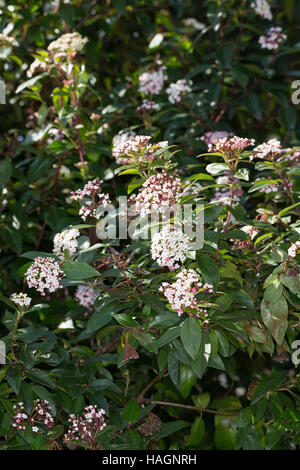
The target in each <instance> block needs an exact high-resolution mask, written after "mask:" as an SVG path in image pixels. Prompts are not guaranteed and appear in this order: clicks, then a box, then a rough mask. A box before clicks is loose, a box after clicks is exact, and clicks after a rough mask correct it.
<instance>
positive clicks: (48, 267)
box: [25, 256, 63, 295]
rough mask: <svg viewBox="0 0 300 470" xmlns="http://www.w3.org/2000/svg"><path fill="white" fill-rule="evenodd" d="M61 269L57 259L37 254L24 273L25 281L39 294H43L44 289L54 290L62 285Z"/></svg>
mask: <svg viewBox="0 0 300 470" xmlns="http://www.w3.org/2000/svg"><path fill="white" fill-rule="evenodd" d="M62 274H63V272H62V270H61V269H60V266H59V264H58V262H57V261H55V260H54V259H53V258H50V257H45V258H42V257H40V256H38V257H37V258H34V261H33V263H32V265H31V266H30V267H29V268H28V269H27V271H26V273H25V277H26V282H27V284H28V286H29V287H33V288H34V289H36V290H37V291H38V292H40V293H41V295H45V289H48V291H49V292H55V291H56V290H57V289H60V288H61V287H62V285H61V283H60V279H61V277H62Z"/></svg>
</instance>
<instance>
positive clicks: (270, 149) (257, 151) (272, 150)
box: [250, 139, 282, 160]
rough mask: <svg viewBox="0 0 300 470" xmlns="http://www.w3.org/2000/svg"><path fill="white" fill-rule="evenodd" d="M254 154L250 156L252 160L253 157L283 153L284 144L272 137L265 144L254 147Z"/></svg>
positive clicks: (268, 156)
mask: <svg viewBox="0 0 300 470" xmlns="http://www.w3.org/2000/svg"><path fill="white" fill-rule="evenodd" d="M253 152H254V153H253V154H252V155H251V156H250V160H253V158H273V157H274V156H276V155H278V153H282V145H281V143H280V141H279V140H277V139H270V140H268V141H267V142H264V143H263V144H260V145H258V146H257V147H255V148H254V149H253Z"/></svg>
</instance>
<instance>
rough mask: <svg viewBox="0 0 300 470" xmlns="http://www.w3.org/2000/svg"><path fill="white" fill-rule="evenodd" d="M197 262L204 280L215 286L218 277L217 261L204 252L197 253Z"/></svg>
mask: <svg viewBox="0 0 300 470" xmlns="http://www.w3.org/2000/svg"><path fill="white" fill-rule="evenodd" d="M197 263H198V266H199V269H200V271H201V274H202V276H203V279H204V281H205V282H208V283H210V284H213V285H214V286H215V287H216V286H217V284H218V282H219V279H220V274H219V266H218V265H217V263H216V262H215V261H214V260H213V259H212V258H211V257H210V256H208V255H205V254H204V253H197Z"/></svg>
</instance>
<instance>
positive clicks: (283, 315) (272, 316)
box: [260, 295, 288, 346]
mask: <svg viewBox="0 0 300 470" xmlns="http://www.w3.org/2000/svg"><path fill="white" fill-rule="evenodd" d="M260 313H261V317H262V320H263V322H264V324H265V325H266V327H267V328H268V330H269V331H270V333H271V335H272V336H273V338H274V339H275V341H276V342H277V344H278V345H279V346H281V344H282V342H283V339H284V335H285V333H286V330H287V326H288V322H287V317H288V305H287V301H286V300H285V298H284V297H283V295H281V296H280V297H279V298H278V299H277V300H276V302H274V303H272V304H271V303H268V302H266V300H265V299H263V301H262V303H261V306H260Z"/></svg>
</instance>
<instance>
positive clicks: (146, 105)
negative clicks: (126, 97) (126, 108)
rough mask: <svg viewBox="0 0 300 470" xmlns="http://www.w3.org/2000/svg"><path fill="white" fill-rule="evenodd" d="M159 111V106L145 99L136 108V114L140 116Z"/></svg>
mask: <svg viewBox="0 0 300 470" xmlns="http://www.w3.org/2000/svg"><path fill="white" fill-rule="evenodd" d="M159 109H160V106H159V104H157V103H155V102H154V101H150V100H147V99H145V100H143V102H142V104H141V105H140V106H138V107H137V108H136V112H137V114H140V115H141V116H145V115H146V116H147V115H149V114H151V113H153V112H154V111H159Z"/></svg>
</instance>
